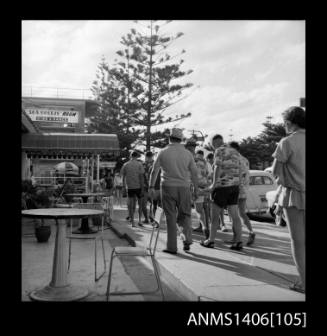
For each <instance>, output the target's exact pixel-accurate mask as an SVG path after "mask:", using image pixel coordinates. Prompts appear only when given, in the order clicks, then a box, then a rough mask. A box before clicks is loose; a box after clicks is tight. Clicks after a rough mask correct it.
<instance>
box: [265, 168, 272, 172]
mask: <svg viewBox="0 0 327 336" xmlns="http://www.w3.org/2000/svg"><path fill="white" fill-rule="evenodd" d="M264 171H265V172H268V173H270V174H272V167H267V168H266V169H265V170H264Z"/></svg>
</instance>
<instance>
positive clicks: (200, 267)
mask: <svg viewBox="0 0 327 336" xmlns="http://www.w3.org/2000/svg"><path fill="white" fill-rule="evenodd" d="M126 216H127V211H126V209H124V208H116V209H115V214H114V221H113V224H112V226H113V227H114V230H115V231H116V232H119V234H121V235H124V236H125V237H126V236H127V237H128V240H129V241H130V242H132V243H133V242H134V244H135V245H136V246H138V245H144V244H147V242H148V239H149V234H150V232H151V226H150V225H144V227H142V228H141V227H137V228H132V227H131V225H130V224H129V222H127V221H126V220H125V217H126ZM192 220H193V221H192V225H193V227H196V226H198V223H197V220H196V217H195V216H193V217H192ZM225 222H226V225H227V227H228V228H229V232H227V233H223V232H220V231H219V232H218V233H217V238H216V242H215V248H214V249H208V248H204V247H202V246H201V245H200V244H199V242H200V240H201V239H203V236H202V234H201V233H193V239H194V243H193V244H192V245H191V251H190V252H184V251H183V249H182V246H183V245H182V241H180V240H179V242H178V249H179V251H178V254H177V255H169V254H166V253H163V252H161V250H162V249H163V248H165V241H166V230H165V229H162V231H161V234H160V237H159V242H158V249H157V255H156V257H157V261H158V264H159V267H160V271H161V276H162V278H163V279H164V280H165V281H166V282H167V283H168V285H169V287H170V288H173V289H174V290H175V291H176V292H177V293H179V294H181V295H182V296H183V297H185V298H186V299H187V300H190V301H203V300H204V301H305V295H303V294H301V293H297V292H294V291H291V290H289V288H288V287H289V285H290V284H291V283H292V282H294V281H295V280H296V279H297V272H296V268H295V265H294V262H293V259H292V255H291V246H290V239H289V234H288V231H287V228H285V227H276V226H275V225H274V224H273V223H262V222H255V221H251V222H252V224H253V228H254V230H255V232H256V241H255V243H254V245H253V246H252V247H247V246H246V245H245V244H244V249H243V251H232V250H230V249H229V245H227V244H225V243H224V242H223V241H224V240H229V239H231V238H232V233H231V223H230V222H229V221H228V216H225ZM243 237H244V239H243V241H244V243H245V242H246V240H247V233H246V229H245V227H243Z"/></svg>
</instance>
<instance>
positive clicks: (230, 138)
mask: <svg viewBox="0 0 327 336" xmlns="http://www.w3.org/2000/svg"><path fill="white" fill-rule="evenodd" d="M229 131H230V134H229V141H233V130H232V129H230V130H229Z"/></svg>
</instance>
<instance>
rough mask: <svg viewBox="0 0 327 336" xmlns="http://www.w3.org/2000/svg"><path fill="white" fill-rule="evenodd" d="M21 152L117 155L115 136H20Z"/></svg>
mask: <svg viewBox="0 0 327 336" xmlns="http://www.w3.org/2000/svg"><path fill="white" fill-rule="evenodd" d="M22 150H23V151H24V152H26V153H27V154H29V155H32V156H47V157H57V156H59V155H61V156H63V157H67V156H68V157H69V156H73V157H81V156H86V157H91V156H93V155H97V154H100V155H101V156H102V157H103V156H116V155H119V152H120V149H119V142H118V138H117V135H116V134H79V133H69V134H67V133H44V134H22Z"/></svg>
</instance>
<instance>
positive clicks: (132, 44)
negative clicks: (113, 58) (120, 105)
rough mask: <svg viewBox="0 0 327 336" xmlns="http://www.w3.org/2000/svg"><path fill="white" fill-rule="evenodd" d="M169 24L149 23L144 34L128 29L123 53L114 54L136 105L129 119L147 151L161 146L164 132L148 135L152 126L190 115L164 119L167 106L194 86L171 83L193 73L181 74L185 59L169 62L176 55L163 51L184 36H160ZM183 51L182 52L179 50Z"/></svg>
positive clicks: (153, 21) (190, 71) (118, 68)
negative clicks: (140, 131)
mask: <svg viewBox="0 0 327 336" xmlns="http://www.w3.org/2000/svg"><path fill="white" fill-rule="evenodd" d="M169 22H170V21H167V22H165V23H163V24H159V23H158V22H157V21H155V20H151V21H150V23H149V25H148V26H146V29H147V32H142V31H140V30H136V29H134V28H133V29H131V32H130V33H128V34H127V35H126V36H123V37H122V40H121V44H122V45H123V46H124V47H125V48H124V50H119V51H118V52H117V54H118V55H119V56H120V58H121V62H117V63H116V66H117V68H116V71H117V73H118V74H121V76H122V78H128V79H129V99H130V100H131V101H133V103H134V104H135V105H134V107H135V109H134V111H137V113H136V114H135V116H134V118H132V119H133V121H134V123H135V125H136V126H139V127H140V128H141V129H142V130H143V131H144V133H143V134H141V135H142V136H141V139H142V140H145V145H146V150H147V151H149V150H150V148H151V146H156V147H157V146H158V147H162V145H163V143H162V141H160V140H161V139H162V138H164V137H165V133H166V132H165V131H164V132H159V131H157V132H155V133H153V134H151V128H152V127H153V126H157V125H162V124H166V123H170V122H175V121H178V120H181V119H184V118H186V117H189V116H190V115H191V113H187V114H186V115H184V114H181V115H176V116H175V117H174V118H173V117H166V116H164V112H165V111H166V110H167V108H168V107H170V106H171V105H172V104H175V103H177V102H178V101H180V100H181V99H184V98H185V96H184V97H183V96H182V92H183V90H185V89H187V88H190V87H191V86H192V85H193V84H191V83H186V84H182V85H181V84H176V83H174V81H175V80H177V79H179V78H181V77H183V76H185V75H188V74H190V73H192V70H188V71H186V72H185V71H181V70H180V67H181V65H182V64H183V62H184V60H182V59H181V60H179V62H177V63H176V62H172V61H171V60H172V59H174V58H175V57H177V56H179V55H175V56H173V57H171V56H170V55H168V54H167V52H166V49H167V48H168V47H169V45H170V44H171V43H172V42H174V41H175V40H176V39H178V38H180V37H181V36H182V35H183V33H177V34H176V35H174V36H166V35H164V34H159V30H160V29H161V27H162V26H164V25H166V24H168V23H169ZM184 52H185V50H183V51H182V53H184ZM126 74H127V76H126ZM124 76H125V77H124ZM122 83H124V80H122Z"/></svg>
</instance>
